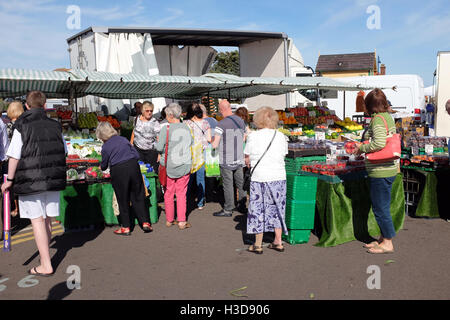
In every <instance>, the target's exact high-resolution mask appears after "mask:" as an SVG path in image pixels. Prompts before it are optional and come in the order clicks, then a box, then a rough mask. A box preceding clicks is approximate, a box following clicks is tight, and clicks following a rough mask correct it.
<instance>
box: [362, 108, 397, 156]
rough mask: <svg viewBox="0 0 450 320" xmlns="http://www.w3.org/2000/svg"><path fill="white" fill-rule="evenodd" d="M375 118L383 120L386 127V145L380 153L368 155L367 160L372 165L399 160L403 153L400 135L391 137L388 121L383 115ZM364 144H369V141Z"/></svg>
mask: <svg viewBox="0 0 450 320" xmlns="http://www.w3.org/2000/svg"><path fill="white" fill-rule="evenodd" d="M375 117H379V118H381V119H382V120H383V122H384V125H385V126H386V131H387V138H386V145H385V146H384V148H383V149H381V150H379V151H376V152H369V153H366V158H367V160H369V162H370V163H383V162H388V161H393V160H397V159H399V158H400V156H401V152H402V151H401V138H400V134H398V133H395V134H393V135H392V136H390V134H389V128H388V125H387V122H386V119H384V117H383V116H381V115H376V116H375ZM375 117H374V118H375ZM364 143H365V144H367V143H369V141H364Z"/></svg>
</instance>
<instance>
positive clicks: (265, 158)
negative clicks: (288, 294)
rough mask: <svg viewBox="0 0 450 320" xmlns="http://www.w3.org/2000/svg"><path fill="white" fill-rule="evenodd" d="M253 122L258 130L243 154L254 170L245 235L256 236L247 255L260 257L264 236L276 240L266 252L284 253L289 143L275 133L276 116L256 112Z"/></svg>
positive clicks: (265, 110)
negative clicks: (273, 237) (269, 233)
mask: <svg viewBox="0 0 450 320" xmlns="http://www.w3.org/2000/svg"><path fill="white" fill-rule="evenodd" d="M253 122H254V123H255V125H256V127H257V128H258V130H257V131H254V132H252V133H250V135H249V136H248V139H247V144H246V146H245V150H244V154H245V163H246V165H247V166H248V167H250V168H252V169H253V168H254V170H253V173H252V176H251V180H250V203H249V209H248V215H247V233H248V234H255V239H256V240H255V243H254V244H253V245H251V246H250V247H249V248H248V251H250V252H253V253H257V254H261V253H263V250H262V238H263V234H264V232H275V240H274V242H273V243H271V244H269V246H268V248H269V249H274V250H276V251H279V252H283V251H284V246H283V243H282V240H281V235H282V233H283V232H284V233H285V234H287V228H286V224H285V208H286V170H285V166H284V157H285V156H286V154H287V153H288V142H287V139H286V137H285V136H284V134H282V133H281V132H279V131H278V130H277V126H278V114H277V113H276V112H275V111H274V110H273V109H272V108H270V107H262V108H259V109H258V110H257V111H256V112H255V114H254V116H253ZM258 161H259V163H258ZM257 163H258V164H257Z"/></svg>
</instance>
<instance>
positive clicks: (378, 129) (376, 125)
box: [360, 112, 399, 178]
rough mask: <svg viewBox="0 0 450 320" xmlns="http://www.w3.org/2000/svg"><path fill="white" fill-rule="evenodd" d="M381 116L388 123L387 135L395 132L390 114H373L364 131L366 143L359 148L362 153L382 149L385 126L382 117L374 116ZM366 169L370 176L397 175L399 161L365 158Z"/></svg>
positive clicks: (385, 135) (384, 140)
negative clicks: (372, 161) (378, 160)
mask: <svg viewBox="0 0 450 320" xmlns="http://www.w3.org/2000/svg"><path fill="white" fill-rule="evenodd" d="M377 115H380V116H382V117H383V118H384V119H385V120H386V122H387V125H388V129H389V135H392V134H395V133H396V128H395V122H394V119H392V116H391V115H390V114H389V113H387V112H382V113H377V114H374V115H373V117H372V121H371V122H370V124H369V129H368V130H367V131H366V135H365V137H364V139H365V140H369V141H370V142H369V143H368V144H363V145H361V147H360V150H361V151H362V152H364V153H370V152H375V151H379V150H381V149H383V148H384V147H385V145H386V138H387V137H388V135H387V131H386V126H385V124H384V121H383V119H381V118H380V117H376V116H377ZM366 170H367V173H368V175H369V177H371V178H388V177H393V176H395V175H397V173H398V171H399V161H398V160H393V161H388V162H384V163H376V164H373V163H370V162H369V161H368V160H366Z"/></svg>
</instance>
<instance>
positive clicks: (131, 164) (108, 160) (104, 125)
mask: <svg viewBox="0 0 450 320" xmlns="http://www.w3.org/2000/svg"><path fill="white" fill-rule="evenodd" d="M95 134H96V136H97V138H98V139H100V140H102V141H103V146H102V163H101V165H100V166H101V169H102V170H106V169H107V168H108V167H110V169H111V184H112V186H113V189H114V193H115V194H116V198H117V204H118V205H119V212H120V214H119V217H120V222H121V224H122V227H121V228H119V229H117V230H116V231H114V233H115V234H117V235H122V236H129V235H131V229H130V227H131V222H132V221H131V220H132V219H131V217H130V201H131V203H132V205H133V209H134V211H135V213H136V216H137V218H138V221H139V223H140V224H141V226H142V229H143V230H144V232H151V231H152V230H153V229H152V225H151V223H150V215H149V213H148V210H147V209H146V206H145V190H144V183H143V181H142V175H141V170H140V168H139V164H138V159H139V153H138V152H137V151H136V149H135V148H134V147H133V146H132V145H131V144H130V142H129V141H128V140H127V139H126V138H124V137H121V136H119V135H118V134H117V131H116V130H115V129H114V128H113V127H112V126H111V124H109V122H100V123H99V124H98V126H97V129H96V131H95Z"/></svg>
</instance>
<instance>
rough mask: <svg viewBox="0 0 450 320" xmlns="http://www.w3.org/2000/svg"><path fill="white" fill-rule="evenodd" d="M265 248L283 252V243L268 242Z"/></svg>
mask: <svg viewBox="0 0 450 320" xmlns="http://www.w3.org/2000/svg"><path fill="white" fill-rule="evenodd" d="M280 247H281V248H280ZM267 248H269V249H273V250H276V251H278V252H284V247H283V245H282V244H281V243H280V244H275V243H273V242H272V243H271V244H269V245H268V246H267Z"/></svg>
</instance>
